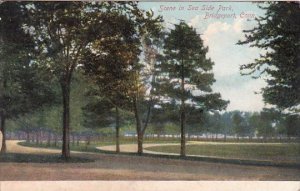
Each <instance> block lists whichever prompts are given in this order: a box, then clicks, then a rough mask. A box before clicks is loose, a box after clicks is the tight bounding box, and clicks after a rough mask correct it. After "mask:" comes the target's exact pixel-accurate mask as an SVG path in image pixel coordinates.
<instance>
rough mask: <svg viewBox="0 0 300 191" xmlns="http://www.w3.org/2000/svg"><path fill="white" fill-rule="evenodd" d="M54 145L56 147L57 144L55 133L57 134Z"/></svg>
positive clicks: (55, 137)
mask: <svg viewBox="0 0 300 191" xmlns="http://www.w3.org/2000/svg"><path fill="white" fill-rule="evenodd" d="M54 146H55V147H56V146H57V134H55V136H54Z"/></svg>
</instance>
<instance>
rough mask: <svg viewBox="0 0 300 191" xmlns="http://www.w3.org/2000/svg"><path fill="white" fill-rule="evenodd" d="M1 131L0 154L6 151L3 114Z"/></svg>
mask: <svg viewBox="0 0 300 191" xmlns="http://www.w3.org/2000/svg"><path fill="white" fill-rule="evenodd" d="M1 133H2V147H1V151H0V153H1V154H4V153H6V133H5V116H4V115H2V116H1Z"/></svg>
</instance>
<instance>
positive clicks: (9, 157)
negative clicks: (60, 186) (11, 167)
mask: <svg viewBox="0 0 300 191" xmlns="http://www.w3.org/2000/svg"><path fill="white" fill-rule="evenodd" d="M94 161H95V160H92V159H87V158H81V157H77V156H75V157H71V158H70V159H69V160H64V159H62V158H61V157H60V155H57V154H43V155H39V154H20V153H6V154H1V155H0V162H16V163H89V162H94Z"/></svg>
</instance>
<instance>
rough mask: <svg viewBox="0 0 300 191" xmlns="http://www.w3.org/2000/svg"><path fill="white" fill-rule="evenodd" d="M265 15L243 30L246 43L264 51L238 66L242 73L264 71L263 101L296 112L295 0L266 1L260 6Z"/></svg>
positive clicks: (299, 17) (298, 29)
mask: <svg viewBox="0 0 300 191" xmlns="http://www.w3.org/2000/svg"><path fill="white" fill-rule="evenodd" d="M259 7H260V8H262V9H264V10H265V11H266V15H265V16H263V17H259V18H258V19H256V21H257V23H258V26H256V27H255V28H253V29H251V30H244V33H245V37H246V39H245V40H243V41H239V42H238V44H249V45H250V47H257V48H260V49H263V50H265V52H266V53H265V54H261V55H260V58H258V59H256V60H255V61H254V62H253V63H250V64H246V65H242V66H241V67H240V69H241V71H242V72H244V74H246V75H249V74H257V73H259V75H258V76H256V77H260V76H262V74H266V76H267V77H268V78H267V79H266V81H267V83H268V86H267V87H265V88H263V89H262V92H263V98H264V101H265V102H266V103H270V104H273V105H276V106H277V107H278V108H279V109H281V110H284V109H287V110H290V111H291V112H297V111H298V112H299V104H300V94H299V92H300V85H299V84H300V67H299V60H300V56H299V49H300V12H299V5H298V3H297V2H268V6H262V5H260V6H259Z"/></svg>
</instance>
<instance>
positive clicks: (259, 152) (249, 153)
mask: <svg viewBox="0 0 300 191" xmlns="http://www.w3.org/2000/svg"><path fill="white" fill-rule="evenodd" d="M147 150H151V151H158V152H165V153H179V152H180V146H179V145H176V146H159V147H148V148H147ZM186 153H187V155H204V156H213V157H224V158H239V159H258V160H280V161H297V160H299V159H300V144H299V143H289V144H288V143H282V144H263V143H262V144H239V143H237V144H201V145H187V146H186Z"/></svg>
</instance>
